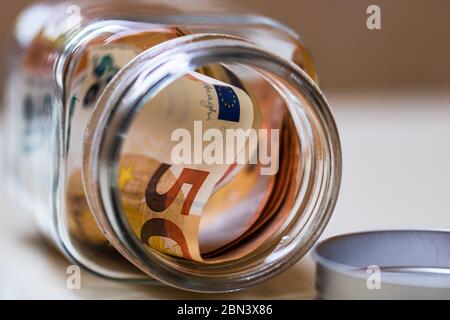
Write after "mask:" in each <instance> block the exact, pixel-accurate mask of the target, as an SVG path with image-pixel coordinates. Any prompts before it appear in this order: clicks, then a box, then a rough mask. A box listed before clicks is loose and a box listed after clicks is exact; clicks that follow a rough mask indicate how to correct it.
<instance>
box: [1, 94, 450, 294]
mask: <svg viewBox="0 0 450 320" xmlns="http://www.w3.org/2000/svg"><path fill="white" fill-rule="evenodd" d="M328 96H329V100H330V103H331V105H332V107H333V110H334V112H335V117H336V121H337V123H338V127H339V129H340V134H341V140H342V147H343V158H344V171H343V181H342V189H341V194H340V197H339V201H338V204H337V207H336V210H335V212H334V214H333V217H332V219H331V221H330V223H329V225H328V227H327V229H326V230H325V232H324V234H323V235H322V239H323V238H327V237H329V236H332V235H336V234H341V233H347V232H354V231H361V230H374V229H386V228H387V229H396V228H420V229H423V228H437V229H450V201H449V199H450V196H449V193H450V92H448V93H443V92H427V93H421V94H419V93H413V92H411V93H406V92H405V93H401V94H398V93H397V94H393V93H392V94H387V93H380V94H376V93H369V94H361V93H359V94H351V93H347V94H342V93H334V94H333V93H329V94H328ZM3 198H4V197H3V196H1V200H2V201H1V203H2V205H1V206H0V212H1V214H0V298H3V299H5V298H7V299H17V298H25V299H93V298H99V299H178V298H184V299H191V298H205V299H209V298H222V299H228V298H229V299H247V298H255V299H272V298H276V299H279V298H289V299H304V298H305V299H311V298H314V295H315V292H314V263H313V262H312V259H311V258H310V256H309V255H307V256H306V257H305V258H303V259H302V260H301V261H300V262H299V263H298V264H296V265H295V266H294V267H292V268H291V269H290V270H289V271H287V272H285V273H283V274H282V275H280V276H278V277H276V278H274V279H272V280H270V281H268V282H265V283H263V284H261V285H259V286H257V287H255V288H252V289H250V290H247V291H244V292H239V293H233V294H225V295H205V294H192V293H187V292H182V291H179V290H176V289H172V288H168V287H164V286H156V287H155V286H153V287H152V286H146V285H130V284H125V283H116V282H111V281H108V280H104V279H100V278H97V277H95V276H93V275H90V274H88V273H86V272H84V271H83V272H82V278H81V289H80V290H69V289H67V286H66V278H67V274H66V273H65V271H66V268H67V266H68V265H69V263H68V262H67V261H66V260H65V258H64V257H62V256H61V255H60V254H59V253H58V252H55V251H53V250H52V249H51V248H49V247H48V246H47V245H46V244H45V243H43V242H42V240H40V238H39V237H38V235H37V234H36V229H35V227H34V225H33V223H32V222H28V223H24V222H25V221H29V219H28V218H26V217H24V216H22V215H23V214H24V213H22V212H17V210H16V209H15V208H14V205H13V204H11V203H8V201H7V200H6V199H3Z"/></svg>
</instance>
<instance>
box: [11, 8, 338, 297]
mask: <svg viewBox="0 0 450 320" xmlns="http://www.w3.org/2000/svg"><path fill="white" fill-rule="evenodd" d="M8 66H9V73H8V83H7V88H6V98H7V100H6V111H5V129H6V132H7V133H8V136H7V137H8V139H7V141H5V143H6V144H7V152H6V164H7V172H8V174H9V176H8V182H9V184H8V190H9V191H10V194H11V196H13V197H14V199H16V201H17V202H19V203H22V204H25V205H28V208H27V209H28V211H32V212H33V214H34V215H35V216H36V218H37V222H38V224H39V226H40V228H41V229H42V233H43V234H44V235H45V236H47V237H48V238H49V239H50V240H51V241H52V242H53V243H54V244H56V245H57V246H58V247H59V248H60V249H61V250H62V251H63V252H64V253H65V254H66V255H67V256H68V257H69V258H70V259H72V260H73V261H74V262H75V263H77V264H79V265H80V266H83V267H84V268H86V269H87V270H90V271H91V272H93V273H96V274H98V275H101V276H105V277H108V278H112V279H121V280H128V281H142V280H150V279H156V280H159V281H161V282H163V283H166V284H168V285H171V286H174V287H177V288H181V289H185V290H191V291H200V292H228V291H234V290H239V289H244V288H247V287H249V286H252V285H255V284H257V283H259V282H261V281H263V280H266V279H268V278H270V277H272V276H274V275H276V274H278V273H280V272H281V271H283V270H285V269H287V268H288V267H289V266H291V265H292V264H294V263H295V262H296V261H297V260H298V259H300V258H301V257H302V256H303V255H304V254H305V253H306V252H307V251H308V250H309V249H310V248H311V246H312V245H313V244H314V242H315V241H316V240H317V238H318V237H319V235H320V233H321V232H322V230H323V229H324V227H325V225H326V223H327V221H328V219H329V217H330V215H331V213H332V211H333V208H334V205H335V203H336V199H337V194H338V190H339V185H340V177H341V151H340V144H339V137H338V133H337V130H336V126H335V123H334V120H333V117H332V115H331V112H330V109H329V106H328V104H327V102H326V100H325V98H324V96H323V94H322V93H321V91H320V89H319V88H318V86H317V85H316V84H315V82H314V81H315V80H316V75H315V72H314V68H313V66H312V64H311V61H310V57H309V55H308V53H307V51H306V49H305V48H304V47H303V45H302V44H301V42H300V40H299V38H298V36H297V35H296V34H295V33H294V32H293V31H291V30H289V29H288V28H286V27H285V26H283V25H281V24H279V23H277V22H275V21H273V20H271V19H268V18H265V17H261V16H256V15H253V14H249V13H245V12H243V11H242V10H240V9H236V8H231V7H229V6H224V5H223V3H222V4H220V3H217V2H214V1H206V2H205V1H197V2H195V1H194V2H192V3H190V5H189V6H186V5H184V3H182V2H180V3H179V4H177V2H176V1H175V2H174V1H171V2H170V4H166V3H164V2H163V1H95V3H93V2H89V1H86V2H83V1H76V2H67V3H61V2H58V3H56V2H42V3H38V4H35V5H33V6H30V7H29V8H27V9H26V10H25V11H23V12H22V14H21V15H20V17H19V19H18V20H17V24H16V28H15V36H14V41H13V44H12V46H11V52H10V54H9V61H8ZM25 200H26V201H25Z"/></svg>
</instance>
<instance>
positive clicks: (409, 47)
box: [0, 0, 450, 90]
mask: <svg viewBox="0 0 450 320" xmlns="http://www.w3.org/2000/svg"><path fill="white" fill-rule="evenodd" d="M94 1H95V0H94ZM229 1H234V2H236V3H239V4H241V5H243V6H246V7H248V8H250V9H251V10H252V11H254V12H259V13H262V14H264V15H267V16H270V17H272V18H275V19H277V20H279V21H281V22H283V23H284V24H286V25H288V26H290V27H291V28H293V29H294V30H295V31H297V32H298V33H299V34H300V35H301V36H302V37H303V39H304V41H305V43H306V44H307V47H308V48H309V49H310V50H311V52H312V54H313V58H314V61H315V63H316V66H317V69H318V73H319V76H320V80H321V86H322V88H324V89H325V90H327V89H333V90H334V89H336V90H340V89H344V90H347V89H358V90H367V89H372V88H377V89H379V88H381V89H386V90H396V89H404V88H417V89H424V88H430V87H431V88H449V85H450V77H449V74H450V41H449V39H450V19H449V15H450V1H446V0H433V1H426V0H395V1H392V0H370V1H367V0H341V1H333V0H314V1H312V0H277V1H272V0H229ZM30 2H32V1H30V0H14V1H3V3H2V9H1V10H0V41H2V43H4V42H3V41H4V40H5V39H6V37H7V35H8V32H9V28H10V27H11V25H12V23H13V21H14V18H15V17H16V15H17V13H18V12H19V11H20V10H21V9H22V8H23V7H24V6H26V5H27V4H29V3H30ZM186 3H187V5H188V3H189V0H187V1H186ZM370 4H376V5H379V6H380V8H381V21H382V29H381V30H368V29H367V27H366V19H367V17H368V15H367V14H366V9H367V7H368V6H369V5H370ZM3 55H4V52H3V50H2V51H1V52H0V58H3ZM2 61H3V60H2Z"/></svg>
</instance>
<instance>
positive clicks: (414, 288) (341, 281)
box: [313, 230, 450, 299]
mask: <svg viewBox="0 0 450 320" xmlns="http://www.w3.org/2000/svg"><path fill="white" fill-rule="evenodd" d="M313 258H314V260H315V261H316V263H317V266H316V288H317V292H318V298H320V299H450V232H447V231H432V230H428V231H426V230H395V231H373V232H361V233H354V234H346V235H341V236H336V237H333V238H330V239H328V240H325V241H323V242H321V243H319V244H318V245H317V246H316V247H315V248H314V250H313Z"/></svg>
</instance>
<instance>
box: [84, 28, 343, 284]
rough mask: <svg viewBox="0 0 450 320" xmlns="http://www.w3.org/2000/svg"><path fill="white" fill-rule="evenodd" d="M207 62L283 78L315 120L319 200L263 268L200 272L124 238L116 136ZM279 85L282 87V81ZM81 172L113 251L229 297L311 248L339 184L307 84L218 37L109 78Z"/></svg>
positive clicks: (326, 119) (167, 46)
mask: <svg viewBox="0 0 450 320" xmlns="http://www.w3.org/2000/svg"><path fill="white" fill-rule="evenodd" d="M214 63H225V64H226V63H234V64H241V65H245V66H246V67H250V68H253V69H255V70H261V71H262V72H265V73H266V74H270V75H273V76H276V77H278V78H280V79H284V80H285V81H286V82H287V83H288V84H289V85H291V86H292V87H293V88H294V90H297V91H298V92H299V93H301V95H302V96H303V97H304V98H305V99H306V100H307V101H308V102H309V103H310V104H311V106H312V107H313V109H314V110H313V111H314V112H315V116H316V119H317V121H318V125H317V128H315V129H316V130H321V138H322V139H323V144H324V145H323V147H324V150H322V151H323V152H324V154H322V155H321V156H320V157H319V156H317V155H316V156H314V154H311V155H310V156H311V159H312V160H311V161H322V162H321V164H322V166H323V169H322V171H321V172H322V175H323V176H322V177H321V178H322V179H323V180H325V181H321V184H322V186H321V188H322V189H321V193H320V195H319V196H317V195H316V196H315V197H317V199H314V201H315V202H318V203H319V206H318V207H315V211H314V212H313V217H312V220H311V221H306V222H305V223H307V224H308V225H310V226H312V228H309V230H306V231H305V230H304V229H303V227H304V226H305V225H303V226H302V229H301V230H299V234H297V236H296V237H293V238H292V239H290V240H289V241H290V242H289V247H286V246H284V247H283V248H281V249H279V250H278V249H273V248H272V249H273V251H271V253H270V254H269V255H266V256H264V257H265V258H267V259H268V261H269V263H267V265H265V266H261V265H259V264H258V263H256V262H255V260H254V261H253V263H252V261H250V260H248V259H242V260H240V262H233V264H221V265H202V266H201V267H200V266H199V265H198V264H197V263H194V262H192V261H183V262H180V261H179V259H178V260H177V259H176V258H171V257H165V256H164V255H162V254H160V253H157V252H156V251H155V252H153V250H146V249H145V248H144V247H143V246H142V245H141V244H140V243H139V241H138V240H137V239H136V237H135V236H134V234H133V233H132V232H130V230H129V226H128V224H127V221H126V219H125V215H124V214H123V212H122V208H121V207H120V202H119V201H118V200H117V199H118V197H117V188H116V187H115V185H116V183H117V181H116V177H117V170H118V168H117V163H118V161H117V160H118V157H119V153H120V149H121V148H120V146H121V143H122V137H123V134H122V133H124V132H126V131H127V127H128V126H129V124H130V123H131V121H132V120H133V118H134V116H135V115H136V114H137V113H138V112H139V109H140V107H139V103H138V102H139V101H143V100H145V99H149V98H150V97H152V96H154V95H155V94H156V93H157V92H158V90H160V89H162V88H164V87H165V86H167V85H168V84H169V83H171V82H173V81H174V80H176V79H177V78H178V77H179V76H181V75H183V74H185V73H187V72H189V71H192V70H193V69H196V68H198V67H201V66H204V65H208V64H214ZM279 85H280V86H282V84H281V83H279ZM313 151H314V150H313ZM322 157H323V158H322ZM319 158H321V159H319ZM314 164H315V162H314V163H313V165H314ZM82 171H83V180H84V188H85V191H86V195H87V200H88V203H89V206H90V208H91V210H94V211H95V212H96V213H99V216H100V218H98V217H97V221H98V223H99V225H100V227H101V228H102V229H103V231H104V233H105V234H106V236H107V237H108V239H109V240H110V241H112V242H113V244H114V245H115V247H116V249H117V250H118V251H119V252H121V253H122V254H123V255H125V256H126V257H127V258H128V259H129V260H130V261H131V262H133V263H134V264H135V265H136V266H137V267H139V268H140V269H142V270H143V271H145V272H146V273H148V274H149V275H151V276H152V277H154V278H155V279H157V280H159V281H161V282H163V283H166V284H169V285H171V286H175V287H178V288H182V289H185V290H190V291H198V292H229V291H235V290H239V289H244V288H247V287H249V286H252V285H254V284H257V283H259V282H261V281H264V280H266V279H267V278H269V277H272V276H274V275H276V274H278V273H280V272H282V271H283V270H285V269H287V268H288V267H289V266H291V265H292V264H293V263H295V262H296V261H297V260H298V259H300V258H301V257H302V256H303V255H304V254H305V253H306V252H307V251H308V250H309V249H310V248H311V247H312V245H313V244H314V243H315V241H316V240H317V239H318V237H319V235H320V234H321V232H322V231H323V229H324V228H325V226H326V224H327V222H328V220H329V218H330V216H331V213H332V211H333V209H334V206H335V204H336V200H337V195H338V192H339V186H340V179H341V149H340V142H339V137H338V133H337V128H336V125H335V122H334V119H333V116H332V114H331V111H330V108H329V106H328V102H327V101H326V99H325V97H324V96H323V94H322V92H321V91H320V89H319V88H318V86H317V85H316V84H315V83H314V82H313V80H311V79H310V78H309V76H308V75H307V74H306V73H305V72H304V71H303V70H301V69H300V68H299V67H298V66H297V65H295V64H294V63H292V62H290V61H287V60H285V59H282V58H281V57H278V56H276V55H275V54H273V53H271V52H269V51H267V50H265V49H263V48H261V47H259V46H257V45H255V44H252V43H250V42H248V41H247V40H245V39H241V38H238V37H233V36H228V35H223V34H195V35H188V36H183V37H181V38H177V39H173V40H170V41H167V42H165V43H162V44H160V45H157V46H155V47H152V48H150V49H148V50H146V51H144V52H143V53H141V54H140V55H139V56H137V57H136V58H135V59H133V60H132V61H131V62H130V63H129V64H127V65H126V66H125V67H124V68H122V69H121V70H120V71H119V73H118V74H117V75H116V76H115V77H114V78H113V80H112V81H111V83H110V84H109V85H108V87H107V88H106V89H105V91H104V92H103V93H102V95H101V96H100V98H99V99H98V101H97V103H96V105H95V108H94V111H93V114H92V117H91V120H90V121H89V124H88V126H87V129H86V136H85V144H84V154H83V170H82ZM297 196H298V195H297ZM319 198H320V199H319ZM296 210H299V208H298V207H297V209H295V208H293V209H292V211H293V213H295V214H296V213H297V212H296ZM309 218H310V217H308V220H309ZM300 233H301V235H300ZM277 250H278V251H277ZM281 256H282V258H280V257H281ZM231 265H232V267H231ZM244 266H245V267H244ZM227 268H229V269H227ZM230 268H234V270H235V272H232V270H233V269H230ZM227 270H229V272H226V271H227ZM206 271H207V272H206ZM202 272H203V273H202ZM211 272H213V273H214V275H213V276H212V274H211ZM219 272H222V274H220V273H219Z"/></svg>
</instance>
